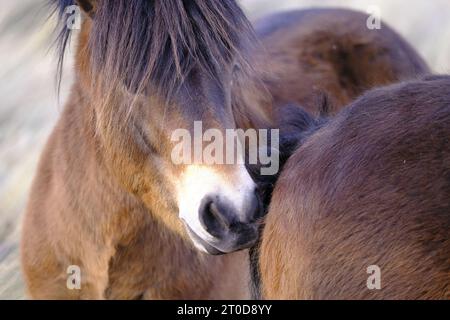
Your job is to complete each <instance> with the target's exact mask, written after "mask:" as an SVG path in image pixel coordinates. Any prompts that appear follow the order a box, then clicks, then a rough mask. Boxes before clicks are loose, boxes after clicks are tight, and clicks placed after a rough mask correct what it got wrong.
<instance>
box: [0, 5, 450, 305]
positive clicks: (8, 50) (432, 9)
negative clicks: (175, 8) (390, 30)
mask: <svg viewBox="0 0 450 320" xmlns="http://www.w3.org/2000/svg"><path fill="white" fill-rule="evenodd" d="M164 1H167V0H164ZM205 1H212V0H205ZM241 3H242V5H243V7H244V8H245V10H246V11H247V13H248V15H249V17H251V18H252V19H256V18H258V17H261V16H263V15H265V14H268V13H272V12H276V11H280V10H287V9H292V8H305V7H311V6H315V7H318V6H334V7H347V8H353V9H358V10H361V11H364V12H365V11H367V10H368V8H369V7H370V6H378V7H379V9H380V10H381V11H380V12H381V17H382V19H383V20H384V21H386V22H388V23H389V24H390V25H391V26H392V27H394V29H396V30H397V31H398V32H399V33H400V34H402V35H403V36H404V37H406V39H408V40H409V42H410V43H411V44H412V45H413V46H414V47H415V48H416V49H417V50H418V51H419V52H420V53H421V54H422V56H423V57H424V58H425V60H426V61H427V62H428V63H429V65H430V66H431V67H432V69H433V70H434V71H435V72H436V73H450V1H449V0H429V1H423V0H345V1H343V0H241ZM1 4H2V10H1V11H0V299H23V298H25V294H24V289H23V283H22V280H21V270H20V263H19V252H18V246H19V237H20V225H21V217H22V212H23V210H24V205H25V202H26V198H27V192H28V189H29V186H30V183H31V180H32V178H33V175H34V170H35V168H36V164H37V161H38V158H39V154H40V152H41V150H42V147H43V145H44V143H45V141H46V137H47V136H48V134H49V133H50V131H51V129H52V127H53V125H54V124H55V121H56V119H57V118H58V114H59V113H60V112H61V110H62V108H63V103H64V100H65V97H66V96H67V93H68V91H69V89H70V85H71V79H72V59H71V58H70V57H71V53H72V51H70V52H69V53H68V59H67V60H66V64H65V66H64V77H63V81H62V88H61V94H60V96H59V99H58V96H57V91H56V82H55V74H56V57H55V54H54V51H53V50H52V43H53V41H54V34H53V28H54V25H55V21H54V19H47V18H48V15H49V13H50V9H49V7H48V5H47V0H20V1H17V0H1ZM449 90H450V88H449Z"/></svg>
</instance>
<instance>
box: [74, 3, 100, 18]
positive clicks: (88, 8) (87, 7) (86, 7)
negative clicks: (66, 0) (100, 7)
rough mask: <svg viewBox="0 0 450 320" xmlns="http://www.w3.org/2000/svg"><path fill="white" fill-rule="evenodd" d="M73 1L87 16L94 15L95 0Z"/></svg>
mask: <svg viewBox="0 0 450 320" xmlns="http://www.w3.org/2000/svg"><path fill="white" fill-rule="evenodd" d="M75 2H76V3H77V5H79V6H80V8H81V10H83V11H84V12H85V13H86V14H87V15H88V16H90V17H91V18H93V17H94V13H95V9H96V7H97V0H75Z"/></svg>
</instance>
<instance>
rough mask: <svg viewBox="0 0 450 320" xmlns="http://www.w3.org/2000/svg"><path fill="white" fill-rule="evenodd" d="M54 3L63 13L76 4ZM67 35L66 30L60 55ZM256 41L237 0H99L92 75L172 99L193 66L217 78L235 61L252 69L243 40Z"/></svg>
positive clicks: (92, 39) (69, 1) (91, 42)
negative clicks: (69, 6) (242, 52)
mask: <svg viewBox="0 0 450 320" xmlns="http://www.w3.org/2000/svg"><path fill="white" fill-rule="evenodd" d="M56 2H57V5H58V7H59V9H60V10H59V11H60V12H64V8H65V7H67V6H68V5H73V4H74V1H73V0H58V1H56ZM69 36H70V30H68V29H67V28H65V30H63V31H62V32H61V36H60V57H64V52H65V47H66V46H67V43H68V39H69ZM252 38H254V36H253V29H252V26H251V24H250V22H249V21H248V19H247V18H246V16H245V14H244V13H243V12H242V10H241V9H240V7H239V6H238V5H237V3H236V1H234V0H224V1H204V0H170V1H159V0H133V1H129V0H114V1H105V0H98V4H97V8H96V11H95V16H94V18H93V24H92V31H91V34H90V39H89V47H90V54H91V62H92V66H93V71H94V74H95V73H97V74H98V73H103V74H104V75H105V79H107V81H108V82H109V84H108V86H109V88H110V89H112V87H111V86H114V85H117V84H119V83H124V84H125V85H126V86H127V88H128V89H129V90H130V91H132V92H133V93H137V94H140V93H147V90H152V92H151V93H156V94H158V95H160V96H161V97H163V98H165V99H166V100H168V99H170V97H171V96H172V95H173V94H174V93H175V92H176V90H177V89H178V88H179V87H180V85H181V84H182V83H183V81H184V79H185V78H186V76H187V75H188V74H189V72H190V71H191V70H192V69H193V67H194V65H195V66H196V67H197V68H199V69H200V71H203V72H207V73H208V74H210V75H211V76H212V78H213V79H218V78H220V74H221V70H223V67H224V66H225V65H227V64H229V63H231V62H232V61H235V63H236V64H237V65H238V67H241V68H243V67H248V66H249V65H250V64H249V63H248V60H247V58H246V57H245V55H243V54H241V49H242V48H243V47H244V43H242V42H241V39H244V40H246V41H248V39H252ZM61 60H62V59H61ZM244 69H246V68H244ZM149 84H151V86H152V87H151V88H150V87H149Z"/></svg>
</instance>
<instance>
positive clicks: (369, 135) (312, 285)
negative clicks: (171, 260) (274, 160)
mask: <svg viewBox="0 0 450 320" xmlns="http://www.w3.org/2000/svg"><path fill="white" fill-rule="evenodd" d="M449 88H450V76H436V77H428V78H425V79H424V80H421V81H411V82H405V83H400V84H396V85H393V86H391V87H385V88H379V89H375V90H373V91H370V92H368V93H366V94H365V95H364V96H362V97H361V98H359V99H358V100H356V101H355V102H354V103H352V104H351V105H350V106H349V107H347V108H346V109H345V110H344V111H342V112H340V113H339V114H338V115H337V116H336V117H335V118H333V119H331V120H328V121H327V122H324V121H319V122H317V121H316V120H314V119H311V120H310V124H311V125H310V126H309V128H308V130H309V132H308V133H305V132H303V137H302V138H301V139H299V143H300V145H301V146H300V147H299V148H298V149H297V150H296V152H295V153H294V155H293V156H292V157H291V158H290V159H289V160H288V162H287V164H286V166H285V169H284V171H283V173H282V174H281V177H280V179H279V180H278V183H277V185H276V187H275V190H274V194H273V199H272V202H271V205H270V210H269V213H268V215H267V220H266V224H265V228H264V232H263V235H262V244H261V247H260V255H259V266H260V272H261V274H260V281H261V283H260V285H261V293H262V297H263V298H267V299H450V140H449V137H450V94H449ZM304 117H305V114H304V113H302V114H301V119H303V118H304ZM305 135H306V136H305ZM299 136H302V134H300V133H299ZM376 277H378V278H376ZM377 281H378V282H377Z"/></svg>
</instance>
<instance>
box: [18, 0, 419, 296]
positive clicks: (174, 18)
mask: <svg viewBox="0 0 450 320" xmlns="http://www.w3.org/2000/svg"><path fill="white" fill-rule="evenodd" d="M55 3H56V5H57V7H58V8H60V10H61V12H63V13H64V12H66V11H65V8H66V6H68V5H74V4H75V2H74V1H72V0H59V1H55ZM76 3H77V4H78V5H79V6H80V7H81V8H82V9H83V11H84V19H83V20H84V21H83V24H82V28H81V31H80V34H79V35H78V38H77V51H76V59H75V82H74V84H73V88H72V92H71V95H70V96H69V99H68V101H67V103H66V106H65V108H64V112H63V113H62V115H61V118H60V120H59V122H58V124H57V125H56V127H55V129H54V131H53V133H52V135H51V136H50V138H49V141H48V143H47V146H46V148H45V150H44V152H43V155H42V158H41V161H40V164H39V167H38V173H37V176H36V178H35V181H34V184H33V187H32V190H31V194H30V200H29V203H28V208H27V212H26V217H25V221H24V228H23V239H22V264H23V269H24V274H25V281H26V284H27V288H28V292H29V294H30V296H31V297H33V298H47V299H48V298H51V299H58V298H64V299H66V298H83V299H104V298H110V299H115V298H116V299H117V298H121V299H137V298H148V299H168V298H171V299H181V298H189V299H208V298H215V299H217V298H223V299H225V298H226V299H228V298H235V299H236V298H248V297H249V288H248V285H247V281H248V280H249V279H248V268H247V267H248V258H247V253H246V252H245V251H242V252H235V251H238V250H242V249H245V248H248V247H250V246H252V245H253V244H254V243H255V241H256V240H257V238H258V232H257V229H258V225H259V224H258V219H259V218H260V217H261V213H262V212H261V205H260V199H259V197H258V195H257V193H256V189H255V183H254V182H253V181H252V179H251V178H250V175H249V173H248V171H247V170H246V168H245V166H244V165H238V164H236V165H210V166H207V165H203V164H198V163H194V164H190V165H188V164H183V165H175V163H174V162H173V161H172V159H171V151H172V150H173V148H174V142H173V141H172V139H171V134H172V133H173V132H174V131H175V130H176V129H180V128H182V129H185V130H188V131H189V132H192V131H193V130H194V122H195V121H202V124H203V128H204V129H209V128H215V129H218V130H219V131H220V132H224V131H225V130H226V129H235V128H252V127H258V128H268V127H271V126H274V125H276V123H277V121H278V120H277V117H278V116H277V114H278V113H277V107H278V105H279V104H280V103H283V102H284V101H288V100H293V101H294V102H298V103H305V104H306V105H308V104H307V103H308V101H313V100H314V99H313V97H314V96H315V95H316V92H315V90H313V89H314V88H315V89H317V92H318V91H322V90H330V95H331V97H332V98H336V99H338V97H340V98H339V99H343V100H345V99H347V98H352V97H353V94H358V93H359V92H360V90H363V89H364V87H365V86H368V87H369V86H371V85H376V84H379V83H384V82H390V81H394V80H396V79H398V78H403V77H410V76H414V75H415V74H416V73H417V72H419V73H421V72H424V71H426V67H425V66H424V65H423V63H422V62H421V59H420V58H419V57H418V56H417V55H416V54H415V53H414V52H413V50H412V49H410V48H409V47H408V46H407V45H405V44H404V42H403V40H402V39H400V38H399V37H398V36H396V35H395V34H394V33H393V32H392V31H391V30H390V29H389V28H387V27H384V28H383V29H382V30H379V31H374V32H373V33H372V32H368V30H366V29H365V20H364V19H365V18H364V17H365V16H364V15H361V14H357V13H354V12H348V11H341V10H336V11H333V10H331V11H329V10H325V11H321V10H319V11H314V13H313V12H310V13H308V14H306V16H308V17H310V18H308V19H306V20H304V19H303V16H302V15H301V14H299V15H298V16H297V15H294V16H291V14H287V15H288V16H289V19H290V21H292V23H291V24H289V25H284V26H281V25H280V24H279V23H277V22H276V20H277V19H274V23H273V28H272V30H271V31H270V32H265V34H264V35H262V37H261V40H262V47H264V46H267V47H273V46H279V45H281V46H284V47H285V50H286V52H288V53H289V54H291V55H292V56H289V55H286V54H285V53H278V52H271V51H270V50H267V51H264V50H262V49H261V46H259V48H260V49H255V46H254V45H253V43H252V42H254V41H252V39H253V38H254V36H253V30H252V27H251V25H250V23H249V22H248V20H247V19H246V17H245V16H244V14H243V13H242V11H241V9H240V8H239V7H238V6H237V4H236V3H235V1H234V0H227V1H203V0H180V1H172V0H171V1H149V0H134V1H128V0H115V1H106V0H78V1H76ZM324 15H325V16H327V17H328V18H329V17H334V18H333V19H335V20H336V23H335V24H329V25H328V27H327V28H331V29H330V30H328V32H329V35H328V38H327V39H328V40H324V41H334V40H335V41H336V44H337V45H338V46H339V50H340V51H339V52H347V51H346V50H347V49H348V50H349V51H348V54H349V57H352V58H353V57H358V59H360V60H361V61H362V62H361V61H359V60H358V62H356V61H355V65H354V67H355V68H356V69H358V68H359V66H360V65H361V67H362V68H366V67H368V66H366V65H364V63H363V62H364V61H367V62H370V65H371V66H374V65H376V66H377V68H372V69H368V70H369V72H374V73H375V74H374V75H371V76H370V77H369V76H366V71H363V70H362V69H361V70H359V69H358V70H359V73H358V72H356V70H353V62H352V61H351V60H348V59H347V58H346V59H342V60H339V61H334V60H333V61H332V62H331V61H327V59H328V58H330V57H329V56H324V57H322V58H320V59H318V60H314V59H313V58H314V57H315V56H316V54H317V55H319V56H321V55H322V54H325V51H326V52H327V50H334V49H333V47H329V48H328V47H325V45H324V46H323V47H322V46H317V44H315V43H314V42H311V41H312V39H311V38H314V34H315V33H317V26H315V24H317V23H322V22H323V21H322V20H323V16H324ZM311 17H312V18H311ZM355 17H360V20H359V21H360V22H361V25H358V24H357V23H356V22H355ZM66 18H67V16H64V14H63V15H61V22H62V24H63V25H64V28H63V31H62V33H61V43H62V47H61V53H62V56H63V54H64V47H65V44H67V43H68V39H69V35H70V33H69V32H68V29H67V27H65V20H66ZM271 19H272V18H271ZM363 22H364V23H363ZM351 25H353V27H351V28H349V26H351ZM337 29H341V30H343V29H348V30H349V32H350V34H347V33H344V32H343V33H342V34H345V35H346V37H347V36H348V37H349V38H348V39H347V38H345V39H346V40H345V42H343V43H341V40H344V38H342V37H343V35H342V34H339V33H335V32H336V30H337ZM277 30H278V31H277ZM280 30H281V31H280ZM283 30H284V31H283ZM300 30H304V31H300ZM326 30H327V29H325V31H326ZM276 32H283V33H284V34H285V36H286V38H285V41H284V42H280V41H279V39H278V41H275V40H273V38H272V36H273V35H274V34H275V33H276ZM305 33H306V34H310V37H309V41H306V42H305V43H304V44H300V43H298V41H304V38H303V37H304V34H305ZM352 33H353V34H354V39H355V43H353V42H352V41H351V40H350V39H351V38H352V36H351V34H352ZM321 34H322V33H321V32H319V34H318V36H321ZM364 34H366V36H365V37H366V42H364V43H361V41H363V40H364ZM375 34H378V35H377V36H375ZM382 35H386V37H382ZM307 38H308V37H307ZM305 39H306V38H305ZM382 39H383V40H382ZM357 44H358V45H360V47H355V48H354V46H356V45H357ZM344 45H348V46H349V47H348V48H347V47H341V46H344ZM307 46H311V47H310V48H309V49H308V50H307V51H304V50H306V49H305V48H306V47H307ZM314 46H316V49H317V50H316V54H314ZM361 46H362V47H361ZM358 48H359V49H358ZM364 48H367V50H368V51H367V52H365V51H364V50H365V49H364ZM280 50H281V49H280ZM302 52H303V53H304V54H303V53H302ZM330 52H332V51H330ZM301 53H302V54H301ZM350 53H352V54H350ZM358 53H359V54H360V55H358ZM310 54H312V56H311V57H310V56H309V55H310ZM366 55H368V56H366ZM297 56H298V60H297V59H294V60H293V57H297ZM344 56H345V55H344ZM311 59H313V60H314V61H313V60H311ZM339 59H341V58H339ZM250 60H251V61H252V62H254V63H255V64H256V65H261V64H262V62H264V61H266V62H267V63H269V62H270V65H271V66H272V65H273V68H265V70H263V69H262V68H261V69H259V68H257V67H254V68H252V67H251V63H250V62H249V61H250ZM258 61H259V63H258ZM283 63H284V64H285V65H284V67H283ZM341 63H342V64H343V65H342V68H340V67H339V65H340V64H341ZM357 66H358V67H357ZM418 66H419V67H418ZM324 68H325V69H327V70H328V72H322V71H323V70H322V69H324ZM341 69H342V70H345V72H344V71H342V72H341V71H340V70H341ZM348 70H352V71H351V72H352V79H356V80H355V81H357V87H355V86H356V82H355V83H353V82H348V81H347V80H346V79H347V78H346V77H345V75H346V74H347V72H350V71H348ZM289 71H292V73H289ZM268 73H273V75H272V74H270V75H269V74H268ZM330 76H331V77H332V78H333V79H334V80H331V79H328V77H330ZM353 77H354V78H353ZM360 77H361V81H359V80H357V79H359V78H360ZM366 78H367V79H366ZM369 78H370V79H369ZM261 79H262V80H261ZM333 81H336V83H335V84H334V85H333V86H329V85H328V84H330V83H332V82H333ZM341 81H342V85H343V86H345V87H346V90H349V93H348V94H347V95H346V96H342V97H341V95H342V94H341V89H343V87H342V86H341V84H340V82H341ZM291 82H292V83H291ZM294 82H297V83H298V86H296V85H295V83H294ZM347 82H348V83H347ZM309 85H314V88H313V87H309ZM284 86H286V87H284ZM335 89H336V90H335ZM291 90H292V92H291ZM300 91H301V92H303V93H302V94H299V93H300ZM272 96H273V99H272ZM283 96H284V97H285V99H281V98H282V97H283ZM310 108H312V105H311V106H310ZM234 252H235V253H234ZM205 253H209V254H211V255H208V254H205ZM223 253H228V254H227V255H221V256H212V255H217V254H223ZM71 266H77V267H78V268H79V270H80V271H81V277H80V280H81V287H80V288H79V290H70V288H71V287H70V286H69V287H68V286H67V281H68V274H67V272H68V271H69V272H72V271H71V270H74V269H72V268H70V267H71ZM69 279H71V278H69ZM72 289H73V288H72Z"/></svg>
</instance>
